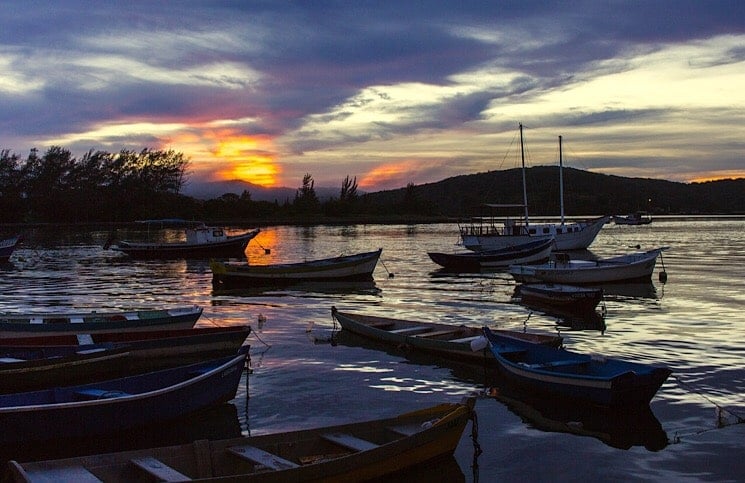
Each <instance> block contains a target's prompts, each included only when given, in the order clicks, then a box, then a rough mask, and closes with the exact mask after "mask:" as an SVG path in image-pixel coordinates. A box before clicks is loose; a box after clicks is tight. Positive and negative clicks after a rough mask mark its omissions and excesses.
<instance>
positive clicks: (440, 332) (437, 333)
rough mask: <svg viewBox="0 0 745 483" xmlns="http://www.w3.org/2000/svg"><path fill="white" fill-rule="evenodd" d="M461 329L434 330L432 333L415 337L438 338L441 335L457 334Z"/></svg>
mask: <svg viewBox="0 0 745 483" xmlns="http://www.w3.org/2000/svg"><path fill="white" fill-rule="evenodd" d="M461 330H462V329H458V328H455V329H447V330H436V331H434V332H427V333H426V334H421V335H417V336H416V337H439V336H441V335H450V334H457V333H458V332H460V331H461Z"/></svg>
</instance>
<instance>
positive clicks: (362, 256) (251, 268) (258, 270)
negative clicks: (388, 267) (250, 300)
mask: <svg viewBox="0 0 745 483" xmlns="http://www.w3.org/2000/svg"><path fill="white" fill-rule="evenodd" d="M382 251H383V250H382V249H378V250H375V251H374V252H366V253H356V254H354V255H342V256H339V257H333V258H324V259H321V260H310V261H305V262H295V263H277V264H267V265H248V264H245V263H223V262H218V261H214V260H213V261H211V262H210V268H211V269H212V281H213V284H215V285H218V286H219V285H241V284H283V283H297V282H309V281H342V280H344V281H363V280H372V279H373V271H374V270H375V265H377V263H378V259H379V258H380V253H381V252H382Z"/></svg>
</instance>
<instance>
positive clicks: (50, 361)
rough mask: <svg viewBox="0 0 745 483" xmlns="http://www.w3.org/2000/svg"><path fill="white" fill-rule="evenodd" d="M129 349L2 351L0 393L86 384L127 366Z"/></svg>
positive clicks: (20, 349)
mask: <svg viewBox="0 0 745 483" xmlns="http://www.w3.org/2000/svg"><path fill="white" fill-rule="evenodd" d="M128 357H129V351H128V349H127V347H114V346H106V345H96V346H84V347H61V348H60V347H56V348H50V349H48V350H45V351H38V350H33V349H29V348H23V347H21V348H19V347H11V348H2V349H0V393H9V392H21V391H31V390H34V389H42V388H47V387H50V386H52V385H60V384H64V383H65V382H67V381H73V383H74V382H77V381H85V380H88V379H90V378H96V377H99V375H100V374H107V373H109V372H113V371H118V370H120V368H121V367H122V366H125V365H126V360H127V358H128Z"/></svg>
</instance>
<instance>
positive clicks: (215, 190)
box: [182, 179, 341, 204]
mask: <svg viewBox="0 0 745 483" xmlns="http://www.w3.org/2000/svg"><path fill="white" fill-rule="evenodd" d="M314 189H315V190H316V196H318V199H320V200H321V201H325V200H328V199H329V198H331V197H337V198H338V197H339V191H340V190H341V188H340V187H339V188H324V187H316V188H314ZM244 191H248V192H249V193H250V194H251V199H252V200H253V201H269V202H270V203H274V202H275V201H276V202H277V203H279V204H283V203H284V202H285V201H289V202H292V200H294V199H295V193H296V192H297V188H284V187H280V188H266V187H264V186H259V185H257V184H253V183H249V182H248V181H242V180H239V179H234V180H229V181H190V182H189V183H188V184H187V185H186V186H184V188H183V190H182V194H184V195H186V196H191V197H192V198H197V199H200V200H211V199H215V198H219V197H221V196H222V195H224V194H226V193H234V194H237V195H239V196H240V195H241V194H242V193H243V192H244Z"/></svg>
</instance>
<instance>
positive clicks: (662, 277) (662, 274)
mask: <svg viewBox="0 0 745 483" xmlns="http://www.w3.org/2000/svg"><path fill="white" fill-rule="evenodd" d="M660 282H662V283H665V282H667V272H664V271H663V272H660Z"/></svg>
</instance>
